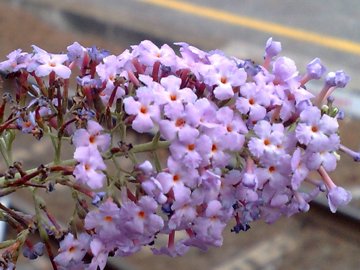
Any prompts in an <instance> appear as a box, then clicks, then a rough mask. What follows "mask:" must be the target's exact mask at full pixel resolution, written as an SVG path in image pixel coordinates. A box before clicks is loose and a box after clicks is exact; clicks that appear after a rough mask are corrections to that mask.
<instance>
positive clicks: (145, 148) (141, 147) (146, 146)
mask: <svg viewBox="0 0 360 270" xmlns="http://www.w3.org/2000/svg"><path fill="white" fill-rule="evenodd" d="M169 145H170V142H169V141H158V142H155V143H154V142H153V141H151V142H148V143H142V144H137V145H134V147H133V148H131V150H130V152H132V153H141V152H149V151H155V150H157V149H163V148H168V147H169Z"/></svg>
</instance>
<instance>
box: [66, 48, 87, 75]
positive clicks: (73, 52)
mask: <svg viewBox="0 0 360 270" xmlns="http://www.w3.org/2000/svg"><path fill="white" fill-rule="evenodd" d="M67 51H68V53H67V56H68V59H69V61H70V62H74V63H75V65H76V66H77V67H78V68H80V69H81V68H82V67H83V65H84V64H85V65H87V63H86V58H87V59H88V58H89V57H88V54H87V49H86V48H84V47H83V46H81V45H80V44H79V43H78V42H74V43H73V44H71V45H70V46H68V47H67Z"/></svg>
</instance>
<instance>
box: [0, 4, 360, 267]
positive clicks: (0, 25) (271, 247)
mask: <svg viewBox="0 0 360 270" xmlns="http://www.w3.org/2000/svg"><path fill="white" fill-rule="evenodd" d="M0 29H1V31H0V59H4V58H5V56H6V54H7V53H9V52H10V51H12V50H14V49H16V48H22V49H24V50H25V51H26V50H28V51H30V50H31V48H30V45H31V44H37V45H39V46H40V47H42V48H44V49H46V50H49V51H52V52H59V51H61V50H64V48H65V47H66V46H67V45H69V44H71V43H72V42H73V41H75V40H76V41H79V42H80V43H82V44H83V45H85V46H92V45H94V44H96V45H97V46H99V47H102V48H106V49H109V50H110V51H112V52H114V53H120V52H121V51H122V50H123V49H124V48H126V47H128V46H129V45H130V44H127V40H124V41H123V42H122V43H121V44H119V43H118V44H112V43H111V41H107V40H104V39H102V38H100V37H97V36H91V35H86V34H84V33H77V34H76V35H75V34H73V33H65V32H63V31H60V30H58V29H55V28H53V27H51V26H48V25H45V24H44V23H42V22H41V21H40V19H39V18H36V17H33V16H32V15H30V14H28V13H26V12H24V11H22V10H19V9H16V8H14V7H11V6H8V5H6V4H4V3H0ZM359 130H360V122H359V121H347V122H343V123H342V128H341V132H342V136H343V138H344V143H346V144H347V145H349V146H350V147H354V148H356V147H357V146H358V145H356V143H355V142H356V140H358V137H357V136H356V132H355V131H359ZM24 149H26V150H25V151H24ZM47 151H48V150H47V147H46V144H44V143H41V144H36V143H35V141H34V142H31V145H30V144H29V142H28V141H25V140H19V143H18V147H17V155H18V156H19V158H22V159H24V160H25V161H27V162H28V165H29V166H31V165H32V164H34V166H36V163H37V162H38V160H41V159H42V158H44V157H46V155H45V153H46V152H47ZM33 156H36V157H38V159H34V158H33ZM0 167H1V164H0ZM359 175H360V166H354V164H353V163H352V162H351V160H350V159H347V158H344V159H343V160H341V162H340V164H339V170H338V171H337V172H336V173H335V174H333V176H334V178H336V181H337V182H338V183H342V184H344V185H346V186H347V187H354V186H355V185H356V182H357V183H358V184H357V186H359V183H360V179H359V177H358V176H359ZM68 195H69V194H68ZM64 198H66V197H63V196H62V195H61V196H58V197H56V198H48V199H49V200H51V201H52V207H53V209H54V211H55V212H56V211H57V210H58V211H57V212H59V213H63V212H64V211H63V209H66V208H68V209H69V206H68V204H67V200H66V199H64ZM354 203H355V204H358V203H359V202H358V201H357V202H356V201H355V202H354ZM69 210H70V209H69ZM65 212H66V211H65ZM326 218H327V217H326ZM324 220H325V221H324ZM331 224H333V225H331ZM341 226H342V224H340V220H339V219H337V217H336V216H335V215H334V216H332V218H331V219H330V220H326V219H324V218H323V216H322V215H321V214H320V213H318V214H317V212H316V211H314V213H313V214H307V215H298V216H297V217H296V218H292V219H281V220H280V221H279V222H277V223H276V224H275V225H272V226H268V225H266V224H262V223H256V224H254V226H253V227H252V229H251V230H250V231H249V232H247V233H243V234H240V235H234V234H232V233H230V232H227V233H226V234H225V240H224V247H222V248H221V249H211V250H210V251H208V252H205V253H204V252H200V251H195V250H193V251H191V252H190V253H189V254H188V255H186V256H184V257H182V258H176V259H172V258H167V257H154V256H152V255H151V254H150V252H149V251H147V250H145V251H143V252H141V253H139V254H137V255H135V256H132V257H128V258H125V259H124V260H123V261H125V262H126V263H127V264H128V265H130V266H132V267H133V268H135V269H149V268H150V269H159V270H160V269H168V268H169V267H171V268H172V269H173V270H178V269H179V270H180V269H216V270H230V269H232V270H236V269H242V270H246V269H251V270H255V269H258V270H260V269H268V270H270V269H284V270H285V269H299V270H300V269H314V270H315V269H324V270H325V269H326V270H331V269H349V270H351V269H354V270H355V269H359V266H360V257H359V256H358V254H359V252H360V246H359V237H358V236H359V235H358V234H356V233H354V234H352V232H353V229H351V228H350V229H348V228H345V227H341ZM227 231H229V230H227ZM235 236H236V237H235ZM115 263H116V261H115ZM18 269H26V270H31V269H50V268H49V265H48V264H47V262H46V261H39V262H38V263H37V264H35V265H30V264H29V263H28V261H25V260H21V264H20V265H19V266H18ZM119 269H120V268H119Z"/></svg>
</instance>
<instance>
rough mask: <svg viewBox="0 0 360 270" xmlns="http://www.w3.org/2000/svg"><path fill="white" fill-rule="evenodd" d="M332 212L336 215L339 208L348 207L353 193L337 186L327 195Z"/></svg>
mask: <svg viewBox="0 0 360 270" xmlns="http://www.w3.org/2000/svg"><path fill="white" fill-rule="evenodd" d="M327 198H328V203H329V207H330V210H331V212H333V213H335V212H336V210H337V208H338V207H340V206H342V205H346V204H348V203H349V202H350V200H351V193H350V192H349V191H347V190H346V189H344V188H342V187H338V186H335V187H333V188H331V189H330V190H329V193H328V194H327Z"/></svg>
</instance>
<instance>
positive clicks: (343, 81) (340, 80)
mask: <svg viewBox="0 0 360 270" xmlns="http://www.w3.org/2000/svg"><path fill="white" fill-rule="evenodd" d="M349 81H350V77H349V75H347V74H346V73H345V72H344V71H342V70H338V71H336V72H329V73H328V75H327V76H326V82H325V83H326V85H327V86H328V87H338V88H344V87H345V86H346V85H347V83H348V82H349Z"/></svg>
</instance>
